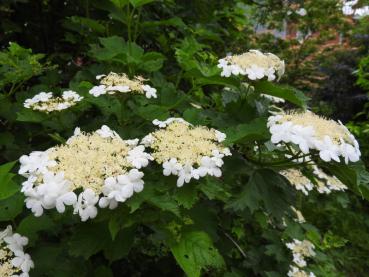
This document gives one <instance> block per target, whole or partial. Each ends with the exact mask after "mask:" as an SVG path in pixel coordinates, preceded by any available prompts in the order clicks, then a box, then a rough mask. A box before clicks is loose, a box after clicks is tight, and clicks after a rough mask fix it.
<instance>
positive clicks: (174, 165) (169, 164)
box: [163, 158, 182, 176]
mask: <svg viewBox="0 0 369 277" xmlns="http://www.w3.org/2000/svg"><path fill="white" fill-rule="evenodd" d="M181 170H182V165H181V164H179V163H178V162H177V159H176V158H171V159H170V160H169V161H166V162H164V163H163V175H164V176H169V175H178V173H179V172H180V171H181Z"/></svg>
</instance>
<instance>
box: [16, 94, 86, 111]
mask: <svg viewBox="0 0 369 277" xmlns="http://www.w3.org/2000/svg"><path fill="white" fill-rule="evenodd" d="M82 99H83V97H82V96H80V95H79V94H78V93H77V92H75V91H72V90H67V91H64V92H63V93H62V96H61V97H60V96H53V93H52V92H48V93H46V92H40V93H39V94H37V95H35V96H34V97H33V98H30V99H26V100H25V101H24V104H23V106H24V107H25V108H27V109H32V110H35V111H41V112H46V113H49V112H53V111H61V110H65V109H68V108H70V107H72V106H74V105H76V104H77V103H78V102H80V101H81V100H82Z"/></svg>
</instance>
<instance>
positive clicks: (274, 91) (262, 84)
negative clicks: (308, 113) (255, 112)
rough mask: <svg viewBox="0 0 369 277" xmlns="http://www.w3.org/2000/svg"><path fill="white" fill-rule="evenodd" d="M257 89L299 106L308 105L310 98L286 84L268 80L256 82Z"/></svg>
mask: <svg viewBox="0 0 369 277" xmlns="http://www.w3.org/2000/svg"><path fill="white" fill-rule="evenodd" d="M254 87H255V91H257V92H259V93H264V94H268V95H271V96H276V97H280V98H283V99H285V100H287V101H289V102H291V103H293V104H296V105H297V106H300V107H303V108H305V107H306V103H307V101H308V100H309V98H308V97H306V96H305V95H304V93H303V92H301V91H299V90H297V89H295V88H292V87H290V86H286V85H278V84H275V83H271V82H268V81H259V82H256V83H255V84H254Z"/></svg>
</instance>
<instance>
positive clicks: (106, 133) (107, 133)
mask: <svg viewBox="0 0 369 277" xmlns="http://www.w3.org/2000/svg"><path fill="white" fill-rule="evenodd" d="M96 133H98V134H99V135H100V136H101V137H102V138H113V137H114V136H115V135H116V133H115V132H114V131H113V130H111V129H110V128H109V127H108V126H106V125H103V126H101V128H100V129H99V130H96Z"/></svg>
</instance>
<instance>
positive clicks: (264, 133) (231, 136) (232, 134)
mask: <svg viewBox="0 0 369 277" xmlns="http://www.w3.org/2000/svg"><path fill="white" fill-rule="evenodd" d="M225 133H226V134H227V139H226V141H225V144H226V145H230V144H234V143H249V142H254V141H255V140H266V139H268V138H270V134H269V131H268V128H267V119H266V118H256V119H254V120H253V121H251V122H250V123H245V124H240V125H237V126H235V127H230V128H228V129H227V130H226V131H225Z"/></svg>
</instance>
